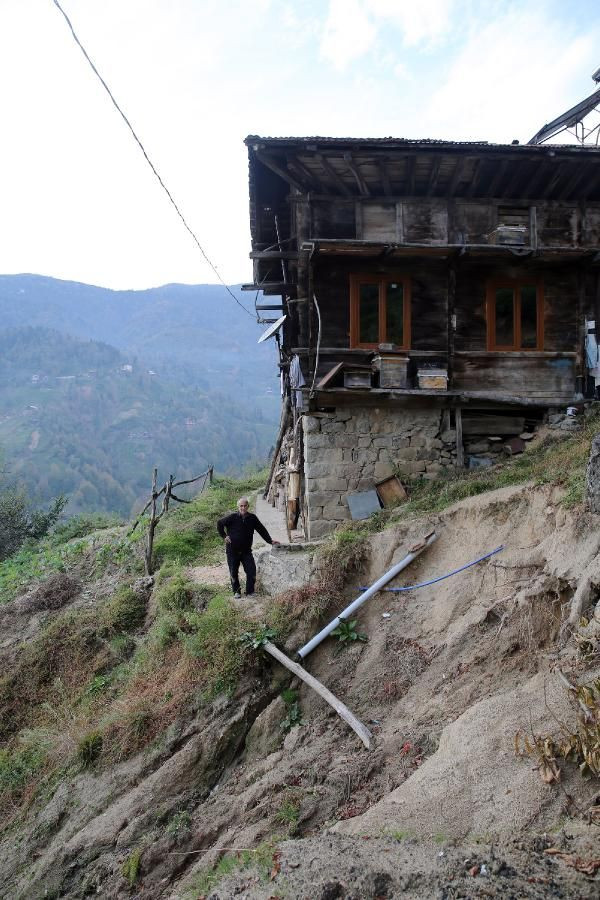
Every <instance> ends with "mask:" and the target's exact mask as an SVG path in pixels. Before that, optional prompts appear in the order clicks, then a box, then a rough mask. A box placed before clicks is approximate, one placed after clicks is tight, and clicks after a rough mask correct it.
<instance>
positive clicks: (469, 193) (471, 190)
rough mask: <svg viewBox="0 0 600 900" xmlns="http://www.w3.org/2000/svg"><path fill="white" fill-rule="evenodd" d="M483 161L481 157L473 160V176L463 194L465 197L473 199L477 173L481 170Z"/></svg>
mask: <svg viewBox="0 0 600 900" xmlns="http://www.w3.org/2000/svg"><path fill="white" fill-rule="evenodd" d="M482 162H483V160H482V159H481V157H479V158H478V159H476V160H475V166H474V168H473V174H472V175H471V184H470V185H469V188H468V190H467V192H466V194H465V197H473V196H474V195H475V191H476V190H477V178H478V176H479V172H480V170H481V164H482Z"/></svg>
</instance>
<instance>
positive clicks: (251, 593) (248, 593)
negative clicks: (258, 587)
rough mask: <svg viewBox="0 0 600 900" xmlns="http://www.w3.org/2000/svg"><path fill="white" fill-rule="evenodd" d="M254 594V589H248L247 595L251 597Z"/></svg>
mask: <svg viewBox="0 0 600 900" xmlns="http://www.w3.org/2000/svg"><path fill="white" fill-rule="evenodd" d="M253 594H254V591H246V597H251V596H252V595H253Z"/></svg>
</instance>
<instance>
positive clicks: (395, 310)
mask: <svg viewBox="0 0 600 900" xmlns="http://www.w3.org/2000/svg"><path fill="white" fill-rule="evenodd" d="M385 288H386V299H387V303H386V320H387V321H386V323H385V324H386V337H385V339H386V342H387V343H390V344H398V345H399V346H400V347H402V346H404V290H403V285H402V283H401V282H400V283H398V282H395V281H391V282H388V284H386V286H385Z"/></svg>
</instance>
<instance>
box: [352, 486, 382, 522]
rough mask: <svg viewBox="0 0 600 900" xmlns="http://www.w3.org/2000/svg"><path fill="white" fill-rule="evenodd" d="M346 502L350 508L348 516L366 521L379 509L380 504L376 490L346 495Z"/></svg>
mask: <svg viewBox="0 0 600 900" xmlns="http://www.w3.org/2000/svg"><path fill="white" fill-rule="evenodd" d="M346 500H347V501H348V506H349V507H350V515H351V516H352V518H353V519H368V518H369V516H371V515H373V513H375V512H379V510H380V509H381V503H380V502H379V497H378V495H377V491H376V490H371V491H359V492H358V493H356V494H346Z"/></svg>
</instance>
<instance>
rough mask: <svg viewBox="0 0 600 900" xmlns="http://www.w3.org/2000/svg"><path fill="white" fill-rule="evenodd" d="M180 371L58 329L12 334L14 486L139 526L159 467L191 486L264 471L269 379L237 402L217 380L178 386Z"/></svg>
mask: <svg viewBox="0 0 600 900" xmlns="http://www.w3.org/2000/svg"><path fill="white" fill-rule="evenodd" d="M96 314H98V315H99V317H100V318H102V316H101V315H100V314H99V312H98V311H96ZM9 318H10V316H9ZM34 318H35V317H34ZM249 322H250V319H249ZM105 325H106V323H104V326H105ZM155 327H156V328H157V330H158V328H159V327H160V326H159V325H156V326H155ZM232 332H233V329H232ZM173 349H174V351H175V350H176V345H175V346H174V348H173ZM201 358H202V357H201V354H199V360H198V366H200V365H201ZM244 359H245V362H246V365H247V368H248V369H249V370H251V371H253V372H254V370H253V365H254V363H253V361H252V360H251V358H250V356H249V355H248V356H247V357H244ZM172 370H173V371H172V372H171V374H170V375H169V374H164V370H162V369H161V368H160V366H157V368H156V369H154V368H151V367H150V364H149V363H148V361H147V360H142V359H141V358H140V357H137V356H134V355H132V354H131V353H129V354H125V353H122V352H120V351H119V350H117V349H116V348H115V347H113V346H109V345H108V344H106V343H100V342H98V341H94V340H89V339H88V340H81V339H79V338H75V337H71V336H69V335H67V334H64V333H60V332H59V331H57V330H54V329H49V328H46V327H40V326H36V327H31V326H30V327H18V328H7V329H4V330H0V385H1V386H2V405H1V407H0V447H2V448H3V450H4V456H5V459H6V465H7V467H8V469H9V479H10V481H11V482H19V483H21V484H23V485H24V486H25V487H26V488H27V491H28V492H29V494H30V495H32V496H33V497H35V499H36V500H39V501H41V502H45V501H47V500H49V499H50V498H51V497H54V496H56V495H57V494H60V493H65V494H68V495H69V497H70V501H69V505H68V507H67V512H68V513H69V514H74V513H77V512H81V511H92V510H94V511H104V512H117V513H120V514H124V515H127V514H129V513H130V512H131V510H132V509H133V508H134V507H135V504H136V501H139V500H140V499H141V498H143V497H144V496H145V495H146V494H147V493H148V488H149V484H150V478H151V471H152V467H153V466H154V465H158V466H159V467H160V469H161V474H162V475H163V476H165V477H166V475H167V474H168V473H171V472H172V473H174V474H176V475H177V476H180V477H188V476H192V475H195V474H198V473H199V472H201V471H203V470H204V469H205V468H206V467H207V465H208V464H210V463H214V465H215V467H216V468H217V470H219V471H222V472H235V471H239V470H240V469H243V468H244V467H245V466H246V465H247V464H249V463H252V462H259V463H262V462H264V460H265V459H266V456H267V454H268V450H269V448H270V446H271V444H272V443H273V440H274V430H275V424H274V423H275V421H276V417H277V406H278V402H277V398H276V396H275V395H274V394H273V393H267V390H268V389H267V387H266V384H268V383H269V382H268V381H267V379H266V377H265V379H264V381H263V385H262V387H261V388H259V387H258V384H257V382H258V376H256V373H254V376H255V377H254V378H253V379H246V380H245V379H244V378H241V387H240V390H239V392H238V393H237V394H234V393H233V390H232V388H231V387H228V386H227V385H226V384H225V385H224V386H223V387H221V388H219V387H218V378H217V377H216V376H215V377H213V374H212V373H210V372H209V373H207V375H206V377H205V378H198V379H197V381H198V382H199V384H198V385H195V384H194V380H195V379H193V378H192V377H191V376H190V377H188V378H187V379H186V378H185V377H182V378H179V379H177V378H176V377H175V375H174V374H173V372H175V371H176V370H177V360H176V358H175V359H174V360H173V363H172ZM273 370H274V369H273ZM184 374H185V373H184ZM188 375H189V373H188ZM223 380H224V381H226V380H227V379H225V378H224V379H223ZM212 381H214V382H215V385H214V386H211V382H212ZM249 381H250V383H248V382H249ZM272 382H273V378H272V376H271V383H272Z"/></svg>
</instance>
